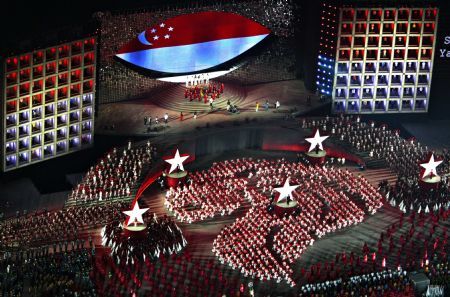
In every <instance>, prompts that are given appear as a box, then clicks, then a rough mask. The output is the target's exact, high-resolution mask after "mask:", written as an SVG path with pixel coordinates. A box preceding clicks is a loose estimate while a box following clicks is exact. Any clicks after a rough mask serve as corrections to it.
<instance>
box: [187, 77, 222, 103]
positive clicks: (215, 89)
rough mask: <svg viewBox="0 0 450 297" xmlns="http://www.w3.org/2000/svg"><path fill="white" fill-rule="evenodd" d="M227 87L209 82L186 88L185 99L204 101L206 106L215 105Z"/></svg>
mask: <svg viewBox="0 0 450 297" xmlns="http://www.w3.org/2000/svg"><path fill="white" fill-rule="evenodd" d="M224 89H225V86H224V84H223V83H216V82H212V81H209V82H208V83H204V84H195V85H189V86H186V89H185V90H184V98H185V99H189V101H193V100H194V101H199V102H201V101H203V102H204V103H205V104H207V103H210V104H211V103H213V102H214V101H215V100H216V99H219V98H220V96H221V94H223V91H224Z"/></svg>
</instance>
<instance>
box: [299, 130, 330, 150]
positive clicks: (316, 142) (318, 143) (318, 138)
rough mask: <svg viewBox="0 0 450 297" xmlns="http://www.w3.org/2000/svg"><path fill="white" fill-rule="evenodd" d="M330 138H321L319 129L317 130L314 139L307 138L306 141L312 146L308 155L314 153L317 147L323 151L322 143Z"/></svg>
mask: <svg viewBox="0 0 450 297" xmlns="http://www.w3.org/2000/svg"><path fill="white" fill-rule="evenodd" d="M328 137H329V136H320V132H319V129H317V130H316V133H315V134H314V137H310V138H305V140H306V141H307V142H309V143H310V144H311V145H310V146H309V150H308V153H309V152H311V151H313V150H314V149H315V148H316V147H317V146H319V149H320V150H323V146H322V142H324V140H325V139H327V138H328Z"/></svg>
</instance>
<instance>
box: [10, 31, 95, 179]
mask: <svg viewBox="0 0 450 297" xmlns="http://www.w3.org/2000/svg"><path fill="white" fill-rule="evenodd" d="M96 46H97V43H96V39H95V38H93V37H89V38H86V39H82V40H77V41H73V42H68V43H64V44H60V45H57V46H52V47H49V48H45V49H40V50H35V51H33V52H29V53H25V54H21V55H17V56H11V57H8V58H6V59H5V62H4V88H3V90H4V92H3V104H2V109H3V123H2V124H3V125H2V126H3V129H2V132H3V133H2V134H3V137H2V140H3V143H2V147H3V149H2V151H3V158H2V159H3V162H2V165H3V166H2V167H3V171H9V170H13V169H15V168H19V167H23V166H27V165H30V164H34V163H37V162H41V161H43V160H47V159H50V158H54V157H58V156H61V155H65V154H68V153H71V152H74V151H77V150H80V149H83V148H85V147H88V146H90V145H91V144H92V143H93V137H94V104H95V76H96Z"/></svg>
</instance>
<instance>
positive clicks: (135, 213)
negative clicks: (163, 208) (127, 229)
mask: <svg viewBox="0 0 450 297" xmlns="http://www.w3.org/2000/svg"><path fill="white" fill-rule="evenodd" d="M147 210H148V208H139V204H138V202H137V201H136V204H135V205H134V207H133V209H132V210H127V211H123V213H124V214H126V215H127V216H129V219H128V223H127V226H130V225H131V224H134V222H135V221H138V222H139V223H141V224H144V219H143V218H142V215H143V214H144V213H145V212H146V211H147Z"/></svg>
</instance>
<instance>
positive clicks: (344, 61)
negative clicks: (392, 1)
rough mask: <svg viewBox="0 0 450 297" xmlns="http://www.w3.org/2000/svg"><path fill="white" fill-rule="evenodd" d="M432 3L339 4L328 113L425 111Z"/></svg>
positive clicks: (434, 21) (433, 14)
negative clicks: (394, 5) (421, 5)
mask: <svg viewBox="0 0 450 297" xmlns="http://www.w3.org/2000/svg"><path fill="white" fill-rule="evenodd" d="M437 15H438V9H437V8H341V9H340V16H339V31H338V46H337V51H336V64H335V73H336V74H335V77H334V83H333V96H332V98H333V105H332V108H333V112H346V113H385V112H388V113H397V112H407V113H410V112H427V111H428V105H429V96H430V86H431V76H432V68H433V58H434V46H435V40H436V31H437V28H436V27H437Z"/></svg>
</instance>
